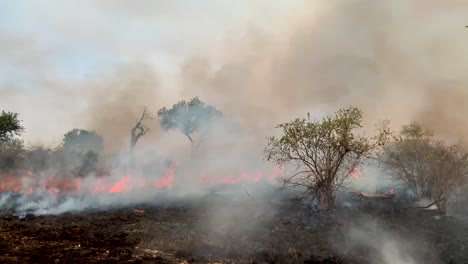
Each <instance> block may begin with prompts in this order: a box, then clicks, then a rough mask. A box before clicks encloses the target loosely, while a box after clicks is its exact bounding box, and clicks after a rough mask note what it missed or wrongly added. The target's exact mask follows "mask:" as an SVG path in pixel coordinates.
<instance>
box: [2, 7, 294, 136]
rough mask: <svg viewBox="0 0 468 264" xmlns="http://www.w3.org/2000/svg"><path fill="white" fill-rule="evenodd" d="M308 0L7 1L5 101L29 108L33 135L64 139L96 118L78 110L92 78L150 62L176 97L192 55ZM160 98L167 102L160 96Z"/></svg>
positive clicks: (25, 114) (162, 86)
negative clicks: (182, 72) (83, 115)
mask: <svg viewBox="0 0 468 264" xmlns="http://www.w3.org/2000/svg"><path fill="white" fill-rule="evenodd" d="M300 2H302V1H296V0H294V1H271V0H254V1H228V0H206V1H191V0H185V1H184V0H177V1H158V0H156V1H154V0H143V1H137V2H135V1H127V0H97V1H94V0H76V1H52V0H50V1H49V0H46V1H35V0H30V1H28V0H25V1H16V0H11V1H10V0H5V1H2V3H1V8H0V57H1V58H2V59H1V60H0V94H1V96H0V105H1V107H0V108H2V109H5V110H11V111H18V112H19V113H20V114H21V117H22V119H23V120H24V125H25V127H26V128H27V133H26V134H25V137H26V138H27V139H32V140H33V141H34V140H36V139H41V140H46V141H50V140H55V141H58V140H60V139H61V136H62V135H63V134H64V133H65V132H66V131H67V130H68V129H70V128H72V127H74V126H87V125H88V124H87V122H86V121H85V120H83V119H82V118H78V119H76V118H74V114H77V113H79V112H80V111H86V107H87V106H88V105H89V102H88V100H89V97H90V93H91V94H92V93H93V92H92V90H93V88H89V87H90V86H92V83H95V82H98V83H99V82H107V79H112V78H114V76H113V74H114V71H116V70H117V69H119V68H120V67H122V66H123V67H125V66H126V65H129V64H144V65H146V66H148V67H149V70H150V71H154V74H155V75H157V76H158V77H157V78H158V82H159V85H158V87H155V89H156V88H157V89H159V90H162V91H164V92H165V93H167V94H168V95H167V96H170V95H171V94H174V93H172V92H171V89H172V90H173V89H176V86H175V84H174V75H176V74H178V72H179V70H180V67H181V65H182V64H183V63H184V61H185V60H187V59H188V58H189V57H191V56H193V55H196V54H197V53H205V52H207V51H210V52H213V54H214V51H215V50H216V49H219V47H220V45H223V43H225V42H227V41H229V40H228V36H233V35H234V36H236V37H241V36H242V34H244V32H245V31H246V30H247V27H251V26H253V25H254V26H257V27H265V28H269V29H274V28H275V27H277V28H278V29H279V28H280V27H281V23H279V22H280V21H282V20H281V19H282V17H283V16H285V15H288V14H289V13H290V10H291V9H293V8H297V6H298V5H299V4H300ZM272 25H278V26H275V27H272ZM109 75H110V76H109ZM100 89H104V88H100ZM113 89H114V88H113V87H111V86H110V85H109V86H108V87H105V89H104V90H106V92H108V93H112V91H113ZM85 90H86V91H85ZM173 97H176V96H173ZM128 99H129V100H131V98H128ZM171 102H172V101H171ZM155 105H156V107H161V105H158V104H157V103H156V98H155Z"/></svg>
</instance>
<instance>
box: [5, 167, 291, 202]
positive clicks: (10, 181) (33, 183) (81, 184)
mask: <svg viewBox="0 0 468 264" xmlns="http://www.w3.org/2000/svg"><path fill="white" fill-rule="evenodd" d="M281 173H282V170H281V168H274V169H273V170H272V171H271V172H269V173H267V174H265V173H263V172H260V171H259V172H255V173H249V172H240V173H239V174H238V175H237V176H233V175H231V176H227V175H221V176H209V175H207V174H205V175H204V176H203V177H201V178H199V179H198V180H195V182H198V184H201V185H203V184H238V183H241V182H252V183H257V182H260V181H264V180H266V181H271V180H274V179H276V178H277V177H278V176H279V175H280V174H281ZM195 179H196V178H195ZM177 184H183V181H179V182H177V181H176V165H172V166H171V167H169V168H167V169H166V171H165V173H164V175H162V176H160V177H140V176H136V175H133V174H132V173H127V174H126V175H124V176H122V177H112V176H111V177H98V178H97V179H95V181H94V182H92V184H89V182H88V184H85V179H84V178H82V177H78V178H74V177H73V178H72V177H52V176H51V177H47V178H41V177H38V176H37V175H34V173H33V172H31V171H26V172H24V173H23V175H21V176H20V177H18V176H14V175H13V174H11V173H10V174H6V175H3V176H2V175H0V193H2V192H14V193H23V194H26V195H29V196H31V195H34V194H36V193H45V192H47V193H48V194H49V195H50V196H51V197H57V196H63V195H68V194H83V193H89V194H91V195H98V194H103V193H121V192H129V191H140V190H148V189H151V188H157V189H169V190H170V189H172V188H174V187H175V186H176V185H177ZM90 185H91V186H90Z"/></svg>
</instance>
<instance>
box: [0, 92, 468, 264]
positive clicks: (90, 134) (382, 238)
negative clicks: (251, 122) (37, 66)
mask: <svg viewBox="0 0 468 264" xmlns="http://www.w3.org/2000/svg"><path fill="white" fill-rule="evenodd" d="M156 116H157V119H158V121H159V124H160V127H161V128H162V129H163V130H165V131H167V132H169V131H171V130H177V131H178V132H180V133H182V134H183V135H184V136H185V137H187V139H188V140H189V142H190V147H192V148H193V147H195V149H196V148H197V147H198V146H199V145H200V144H203V142H204V141H205V140H206V141H209V140H210V138H209V135H210V133H209V131H210V129H212V125H213V124H215V123H217V122H220V120H221V119H222V118H226V117H224V116H223V114H222V112H221V111H219V110H218V109H217V108H215V107H214V106H211V105H207V104H205V103H204V102H202V101H201V100H200V99H199V98H194V99H192V100H190V101H180V102H178V103H176V104H175V105H173V106H172V108H165V107H164V108H162V109H160V110H159V111H158V112H157V113H156ZM363 121H364V113H363V112H362V111H361V110H360V109H359V108H355V107H350V108H346V109H341V110H338V111H337V112H336V113H334V114H332V115H329V116H325V117H323V118H321V119H316V118H314V117H312V116H311V115H310V114H308V115H307V117H306V118H297V119H294V120H292V121H290V122H286V123H283V124H280V125H278V127H277V128H279V130H280V134H279V135H278V136H274V137H268V138H267V142H266V148H265V149H264V155H265V158H266V160H268V161H270V162H272V163H274V164H276V165H277V166H279V167H280V168H281V169H282V170H283V173H282V175H280V178H279V179H280V184H279V185H278V186H276V187H279V188H280V189H282V191H277V190H276V189H275V190H274V191H269V192H265V193H263V192H261V191H259V190H260V189H259V190H258V191H251V190H249V191H248V190H247V188H246V187H245V186H243V190H244V191H242V192H241V193H242V194H241V195H239V194H236V193H235V194H220V193H217V192H216V190H215V191H212V192H208V193H205V194H203V195H197V196H194V197H189V198H177V199H175V198H170V196H169V195H168V193H169V192H170V190H165V189H164V190H163V189H161V190H155V191H154V192H156V196H155V197H153V198H151V199H152V200H151V202H146V203H139V204H131V203H127V204H125V203H122V204H121V205H120V206H114V207H106V208H99V207H98V208H94V209H92V210H91V209H90V210H84V211H73V210H70V211H66V210H65V211H64V212H65V213H61V214H57V215H49V214H48V213H43V214H41V215H36V214H28V213H26V214H23V215H21V217H18V215H17V214H16V213H15V209H16V208H17V207H19V206H20V205H21V201H22V200H21V197H22V196H21V195H23V194H22V193H21V191H22V190H21V191H17V192H12V191H11V190H7V189H6V187H5V184H4V182H3V180H5V179H6V178H7V177H13V178H14V177H22V175H24V174H25V172H26V171H27V172H28V173H29V174H30V175H33V177H42V176H45V177H48V176H54V177H66V178H78V177H81V178H83V177H84V178H86V177H91V176H92V177H97V178H99V177H106V176H108V175H109V174H111V173H112V172H111V171H110V170H109V169H108V168H109V167H110V165H109V163H110V160H112V158H113V157H105V156H104V155H103V150H104V142H105V138H103V137H101V136H100V135H99V134H98V133H97V132H95V131H91V130H85V129H72V130H70V131H69V132H67V133H66V134H65V135H64V137H63V140H62V142H61V144H59V145H57V146H43V145H35V146H25V145H24V142H23V141H22V140H21V138H20V136H21V133H22V132H23V131H24V128H23V127H22V126H21V121H20V120H19V115H18V114H17V113H11V112H5V111H3V112H2V115H1V116H0V171H1V173H2V174H1V180H2V181H0V262H2V263H115V262H129V263H220V262H221V263H466V262H468V258H467V256H468V237H467V236H466V233H467V232H468V222H467V220H466V219H467V216H468V212H467V208H468V206H466V199H467V195H466V193H468V152H467V151H466V148H465V145H463V143H462V142H461V141H460V142H458V141H457V142H449V141H447V140H445V139H444V138H443V137H440V136H439V135H437V134H436V132H435V131H432V130H430V129H429V128H426V127H424V126H423V125H422V124H419V123H416V122H415V123H411V124H408V125H405V126H403V127H402V129H401V131H399V132H398V133H397V132H393V131H391V130H390V129H389V128H388V127H389V126H388V125H389V123H388V122H383V123H381V124H380V125H379V126H377V127H378V129H377V130H376V131H372V132H371V134H370V135H368V134H366V132H369V131H368V130H365V129H364V128H363ZM149 122H152V115H151V113H150V111H148V108H144V110H143V111H142V113H141V115H140V116H139V117H136V122H135V125H134V126H133V127H131V128H129V129H130V146H129V149H128V153H129V155H127V156H125V157H126V158H127V160H124V161H122V162H123V163H124V164H125V165H126V166H125V168H126V169H129V171H133V170H138V169H140V170H141V171H145V169H147V170H148V171H149V173H154V172H155V170H154V169H151V168H152V166H153V167H158V168H161V167H164V166H165V165H162V164H166V165H167V164H170V166H174V164H173V162H172V161H170V160H163V158H155V159H153V160H150V159H149V158H150V157H146V158H147V159H146V160H139V158H138V157H140V156H138V155H137V153H138V149H137V142H139V140H140V139H141V138H142V137H143V136H144V135H145V134H146V133H147V132H149V128H148V126H147V124H148V123H149ZM195 135H198V136H197V140H196V137H195ZM187 144H188V142H187ZM140 145H141V143H140V144H139V145H138V146H140ZM145 153H146V156H150V154H148V152H145ZM194 153H195V152H194ZM194 155H195V154H194ZM143 156H144V155H143ZM192 157H193V156H192ZM148 160H150V161H148ZM127 165H129V166H127ZM368 167H373V168H374V169H377V170H378V171H379V172H380V174H382V175H384V176H383V177H372V179H373V180H374V181H375V182H376V184H375V185H376V187H375V189H374V190H372V189H369V188H367V189H360V188H365V187H368V186H367V185H366V184H367V183H364V184H357V183H355V182H357V181H358V180H360V179H362V180H366V179H368V178H369V177H371V176H369V175H366V168H368ZM360 171H363V172H364V173H363V175H360V176H359V175H358V173H357V172H360ZM366 177H367V178H366ZM275 184H276V183H275ZM65 196H66V193H65ZM61 199H67V197H61ZM122 199H124V198H122ZM83 200H84V195H83V196H82V197H81V198H80V199H79V201H80V203H81V202H83ZM429 209H430V210H429ZM434 209H435V210H434Z"/></svg>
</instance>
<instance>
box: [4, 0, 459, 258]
mask: <svg viewBox="0 0 468 264" xmlns="http://www.w3.org/2000/svg"><path fill="white" fill-rule="evenodd" d="M247 2H248V3H247ZM283 2H286V1H283ZM288 2H289V3H290V4H284V3H283V4H281V3H280V2H279V1H277V2H276V1H275V2H273V4H272V1H246V2H242V3H240V2H239V1H236V2H235V4H233V3H234V2H232V1H224V2H221V3H219V2H217V1H206V2H204V3H203V4H201V3H197V4H195V5H194V4H189V5H188V6H185V5H183V4H182V3H181V2H175V3H172V2H171V3H170V4H164V3H163V2H159V1H144V2H142V3H139V4H138V5H136V4H130V2H129V1H98V2H96V1H79V2H74V3H73V4H72V5H71V9H73V10H74V11H73V12H69V11H68V12H61V11H63V10H70V7H69V6H64V5H63V4H57V3H55V4H57V6H56V9H54V10H50V9H49V8H47V6H49V5H47V4H43V3H40V4H38V3H31V2H29V3H27V4H18V6H16V9H15V8H13V9H15V10H16V11H15V12H16V13H18V14H19V16H18V17H19V18H18V19H19V20H22V21H23V22H25V24H31V25H32V24H36V23H37V25H38V28H37V29H38V30H35V29H36V28H34V30H31V29H28V28H27V27H21V26H18V28H10V29H9V30H5V28H8V27H7V26H6V25H3V24H4V22H5V21H3V20H1V24H0V55H2V57H3V58H4V60H5V62H4V63H0V70H3V69H4V68H6V69H8V70H7V71H5V72H6V74H4V75H5V76H3V74H0V80H1V81H0V89H1V90H0V91H1V93H2V96H1V98H0V102H1V103H2V104H3V103H4V105H5V107H6V108H8V109H6V110H12V111H18V112H20V115H21V116H22V118H23V119H24V121H25V122H24V126H25V127H26V128H27V133H26V135H25V136H26V138H27V139H28V141H41V142H46V144H48V143H49V142H50V141H54V142H61V139H62V137H63V135H64V134H65V133H66V132H67V131H69V130H71V129H73V128H83V129H88V130H95V131H96V132H97V133H98V134H99V135H101V136H102V137H103V140H104V154H105V156H107V157H111V158H115V159H116V160H125V159H127V158H128V157H127V156H126V152H127V150H128V146H129V143H130V130H131V128H132V127H133V126H134V125H135V122H136V120H137V119H138V118H139V116H140V114H141V112H142V111H143V109H144V107H145V106H148V107H149V110H150V114H151V115H153V117H156V112H157V110H158V109H160V108H162V107H164V106H167V107H170V106H171V105H173V104H174V103H176V102H177V101H179V100H190V99H191V98H193V97H195V96H199V97H200V99H201V100H203V101H204V102H206V103H208V104H212V105H214V106H215V107H216V108H217V109H219V110H221V111H222V112H223V115H224V116H225V117H226V118H227V120H228V121H229V122H226V123H224V122H223V123H216V124H214V125H213V126H212V127H210V129H209V132H210V133H208V134H207V135H206V137H207V138H208V140H206V141H205V142H203V143H202V144H201V145H200V148H199V149H198V150H197V152H196V153H195V152H193V150H192V146H191V145H190V142H189V141H188V140H187V139H186V138H185V136H184V135H182V134H181V133H179V132H177V131H171V132H166V131H162V130H161V129H160V126H159V124H158V121H157V119H154V120H146V121H145V125H146V126H147V127H149V128H150V130H149V132H148V133H147V134H146V135H145V136H144V137H142V139H141V140H140V141H139V142H138V144H137V151H138V153H137V157H138V159H139V161H141V162H142V163H144V161H145V159H150V160H151V159H154V160H153V161H150V163H151V162H154V164H152V166H149V165H148V166H146V167H144V168H139V171H136V172H135V175H132V176H135V177H136V178H138V177H141V180H143V181H151V182H152V183H154V181H156V180H158V179H160V178H161V177H163V176H165V175H164V169H165V167H164V165H162V163H163V160H164V159H169V160H172V161H177V162H178V163H179V165H180V166H178V170H177V173H176V178H175V180H174V185H175V186H178V188H173V189H171V192H170V193H171V195H172V199H175V198H176V197H180V196H184V195H189V194H190V195H192V194H199V193H203V192H206V191H207V189H209V188H210V187H213V186H216V185H217V184H219V183H236V184H237V183H240V182H242V180H239V179H244V180H245V179H254V180H253V181H247V183H246V186H247V189H248V190H249V191H250V192H251V193H258V192H260V190H261V187H263V186H264V185H254V184H252V185H249V184H250V183H251V182H255V181H256V179H263V180H265V179H266V180H267V181H268V182H269V183H268V184H267V186H268V187H271V186H270V185H269V184H270V183H273V182H274V181H273V179H274V178H275V177H274V176H277V174H278V173H277V172H271V171H272V170H274V169H272V168H271V166H270V165H269V164H266V163H264V162H263V159H262V149H263V147H264V144H265V140H264V139H265V136H269V135H273V134H275V133H277V131H276V130H274V126H275V125H276V124H278V123H280V122H285V121H289V120H290V119H292V118H295V117H298V116H305V114H306V112H311V113H312V114H313V115H323V114H324V113H330V112H332V111H335V110H337V109H338V108H340V107H347V106H350V105H353V106H357V107H360V108H362V109H363V111H364V114H365V120H366V122H367V123H366V128H369V129H371V128H372V124H375V123H377V122H378V121H379V120H382V119H390V120H391V121H392V123H391V125H392V126H393V128H399V127H400V126H401V125H403V124H407V123H409V122H410V121H413V120H417V121H421V122H422V123H423V124H424V125H426V126H429V127H430V128H433V129H435V130H436V131H437V132H439V133H441V134H442V135H444V136H446V137H455V138H459V137H466V136H468V126H467V125H466V123H465V122H464V119H465V115H466V113H468V105H467V104H466V103H465V102H466V101H467V100H468V87H467V85H468V83H467V80H466V72H468V50H467V49H466V46H467V41H468V35H466V34H468V32H466V29H465V28H464V26H465V23H466V21H465V20H466V13H467V11H468V5H466V4H465V3H463V1H451V2H450V3H440V2H438V1H435V0H429V1H411V2H409V1H404V0H394V1H372V0H351V1H337V0H331V1H330V0H328V1H325V0H323V1H299V0H298V1H288ZM28 4H29V5H31V6H28V7H29V8H25V7H24V6H23V5H28ZM185 4H187V3H185ZM9 6H13V4H12V3H10V4H9ZM26 9H27V10H34V11H26ZM17 10H20V12H18V11H17ZM75 10H76V11H75ZM13 11H14V10H13ZM13 11H12V12H13ZM208 11H209V13H210V15H207V14H208ZM13 13H14V12H13ZM16 13H14V14H16ZM71 13H73V14H71ZM82 14H87V15H86V16H82ZM167 14H169V15H167ZM211 14H213V15H212V16H211ZM270 17H271V19H270ZM42 21H44V22H42ZM5 24H6V23H5ZM9 24H21V23H9ZM36 31H37V32H38V33H36ZM12 32H15V33H12ZM33 32H34V33H33ZM12 51H13V52H12ZM83 57H84V58H83ZM5 65H6V66H5ZM31 98H34V100H33V102H30V100H31ZM233 124H234V125H233ZM113 169H114V171H113V173H114V174H113V175H111V177H110V178H109V179H108V181H109V182H111V185H112V184H116V183H118V182H119V181H120V180H122V179H125V178H124V177H126V176H128V175H127V171H126V169H125V168H122V167H117V168H113ZM269 174H271V177H270V176H269ZM369 174H370V175H371V176H370V177H368V178H363V179H362V180H361V182H360V183H359V181H358V182H357V183H356V184H357V185H359V186H362V187H367V188H368V189H365V190H366V191H369V192H372V191H376V189H377V184H378V182H380V179H378V180H377V178H375V177H374V176H373V175H374V172H370V173H369ZM257 175H260V176H258V177H257ZM85 179H86V180H85V186H88V187H93V186H96V185H99V184H98V183H99V178H98V177H96V175H87V177H86V178H85ZM203 179H204V180H203ZM124 184H125V182H124ZM254 186H257V187H254ZM258 186H260V187H258ZM370 186H371V187H370ZM271 189H272V188H271ZM230 192H231V193H235V194H236V195H238V196H239V195H242V196H244V195H245V194H244V190H243V189H242V188H237V189H235V188H232V189H231V190H230ZM49 195H51V194H50V193H48V194H44V195H42V197H43V198H44V200H41V201H40V202H39V201H30V200H27V201H26V200H24V201H23V200H18V202H19V203H20V204H22V205H24V206H25V207H21V208H19V211H21V212H22V213H24V212H29V211H32V212H34V213H35V214H50V213H63V212H67V211H74V210H85V209H90V208H96V207H97V208H99V207H109V206H114V205H120V206H122V205H125V204H132V203H139V202H146V201H154V200H156V198H155V196H152V195H151V191H150V192H139V191H136V192H129V193H127V194H120V195H117V196H113V195H106V194H105V195H98V196H80V197H68V198H67V199H65V200H64V201H60V202H59V203H58V204H57V203H55V200H54V199H56V198H54V197H53V195H52V197H49ZM254 196H255V195H254ZM10 198H11V197H10V195H3V196H0V207H4V206H5V205H6V204H7V203H8V201H7V200H9V199H10ZM25 199H26V198H25ZM51 204H53V206H51ZM234 208H235V206H231V204H229V203H228V204H225V203H221V204H212V205H211V206H209V207H208V208H206V210H205V211H204V212H206V217H207V219H205V220H206V221H204V223H207V226H208V227H214V229H213V233H212V235H213V237H214V240H216V239H219V240H220V241H226V238H225V237H224V235H225V234H226V230H228V229H234V231H233V232H234V234H235V235H238V236H242V235H243V234H245V233H252V232H253V231H252V230H258V227H259V225H258V224H257V223H258V222H257V220H258V219H256V217H260V215H263V217H266V218H267V219H270V218H271V217H272V216H271V215H272V214H273V213H274V212H275V210H274V208H273V207H270V206H263V205H262V206H259V207H257V206H251V204H249V203H247V204H246V208H245V210H240V211H237V210H234ZM259 208H262V211H261V212H260V213H259V214H256V213H255V212H256V210H257V209H259ZM270 212H271V214H270ZM265 215H267V216H265ZM246 216H249V217H248V218H246ZM239 219H244V220H245V221H250V222H251V223H252V224H249V225H247V224H245V225H242V224H241V225H239V224H238V223H237V222H238V221H239ZM376 226H378V224H376V225H370V227H369V228H371V227H373V228H374V229H372V228H371V230H369V229H366V228H364V227H362V226H358V227H355V228H353V229H352V230H351V231H350V237H351V241H352V243H358V244H365V245H366V246H368V247H370V248H371V249H372V250H373V252H374V253H375V256H373V257H375V260H376V262H377V263H417V262H416V260H417V259H418V258H417V256H414V255H412V254H411V252H407V250H406V249H405V248H404V246H403V247H402V244H401V243H400V242H401V241H404V240H402V239H400V238H399V237H394V236H392V234H391V233H389V232H387V231H384V232H383V235H382V236H380V233H378V232H377V230H380V229H379V228H377V227H376ZM243 227H245V230H236V228H243ZM377 234H379V235H377ZM376 245H379V246H378V247H376ZM408 247H409V248H411V246H408Z"/></svg>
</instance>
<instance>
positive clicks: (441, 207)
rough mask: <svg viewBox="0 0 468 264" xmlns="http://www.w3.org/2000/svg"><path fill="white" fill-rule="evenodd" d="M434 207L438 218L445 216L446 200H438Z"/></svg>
mask: <svg viewBox="0 0 468 264" xmlns="http://www.w3.org/2000/svg"><path fill="white" fill-rule="evenodd" d="M436 205H437V213H438V214H439V215H440V216H445V215H447V199H445V198H442V199H439V200H438V201H436Z"/></svg>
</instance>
